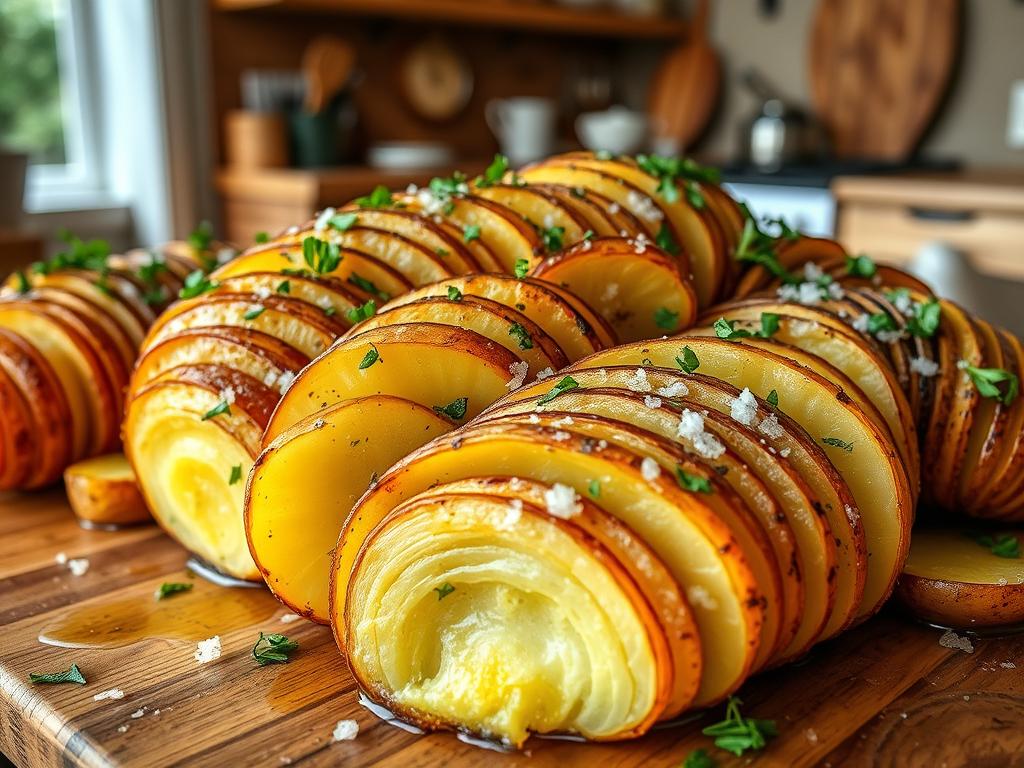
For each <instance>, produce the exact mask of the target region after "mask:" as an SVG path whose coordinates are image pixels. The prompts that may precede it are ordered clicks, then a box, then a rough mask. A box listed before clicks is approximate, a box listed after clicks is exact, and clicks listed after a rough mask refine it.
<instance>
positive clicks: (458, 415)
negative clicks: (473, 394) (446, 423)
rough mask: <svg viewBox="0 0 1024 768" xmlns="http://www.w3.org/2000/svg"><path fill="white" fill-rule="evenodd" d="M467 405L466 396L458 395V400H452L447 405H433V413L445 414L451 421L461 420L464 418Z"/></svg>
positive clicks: (467, 399)
mask: <svg viewBox="0 0 1024 768" xmlns="http://www.w3.org/2000/svg"><path fill="white" fill-rule="evenodd" d="M468 405H469V398H468V397H460V398H459V399H458V400H452V401H451V402H450V403H448V405H435V406H434V413H436V414H438V415H439V416H447V417H448V418H449V419H452V420H453V421H461V420H462V419H464V418H466V408H467V406H468Z"/></svg>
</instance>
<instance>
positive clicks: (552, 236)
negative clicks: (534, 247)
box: [540, 227, 565, 252]
mask: <svg viewBox="0 0 1024 768" xmlns="http://www.w3.org/2000/svg"><path fill="white" fill-rule="evenodd" d="M540 236H541V239H542V240H543V241H544V249H545V250H547V251H548V252H551V251H560V250H562V238H564V237H565V227H547V228H546V229H541V230H540Z"/></svg>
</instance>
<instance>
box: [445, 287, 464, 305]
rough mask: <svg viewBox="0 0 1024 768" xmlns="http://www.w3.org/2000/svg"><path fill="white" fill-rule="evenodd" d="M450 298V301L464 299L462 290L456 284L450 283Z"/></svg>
mask: <svg viewBox="0 0 1024 768" xmlns="http://www.w3.org/2000/svg"><path fill="white" fill-rule="evenodd" d="M448 300H449V301H462V291H460V290H459V289H458V288H456V287H455V286H454V285H449V286H448Z"/></svg>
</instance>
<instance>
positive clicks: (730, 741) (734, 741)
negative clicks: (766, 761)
mask: <svg viewBox="0 0 1024 768" xmlns="http://www.w3.org/2000/svg"><path fill="white" fill-rule="evenodd" d="M741 703H742V702H741V701H740V700H739V699H737V698H736V697H735V696H730V697H729V702H728V703H727V704H726V705H725V720H723V721H722V722H720V723H715V724H714V725H709V726H708V727H707V728H704V729H703V730H702V731H701V733H703V734H704V735H705V736H714V737H715V746H716V747H718V748H719V749H724V750H725V751H726V752H732V753H733V754H734V755H736V756H737V757H740V756H741V755H742V754H743V753H744V752H746V751H747V750H748V749H763V748H764V747H765V745H766V744H767V743H768V739H770V738H772V737H774V736H778V734H779V732H778V729H777V728H776V727H775V721H774V720H755V719H754V718H750V717H743V715H742V714H740V704H741Z"/></svg>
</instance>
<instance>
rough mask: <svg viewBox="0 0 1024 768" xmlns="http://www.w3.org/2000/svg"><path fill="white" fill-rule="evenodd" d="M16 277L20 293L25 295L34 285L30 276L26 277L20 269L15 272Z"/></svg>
mask: <svg viewBox="0 0 1024 768" xmlns="http://www.w3.org/2000/svg"><path fill="white" fill-rule="evenodd" d="M14 279H15V281H16V282H17V289H18V293H20V294H22V295H24V294H26V293H28V292H29V291H31V290H32V285H31V284H30V283H29V281H28V278H27V277H25V273H24V272H22V271H21V270H20V269H19V270H18V271H17V272H15V273H14Z"/></svg>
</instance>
